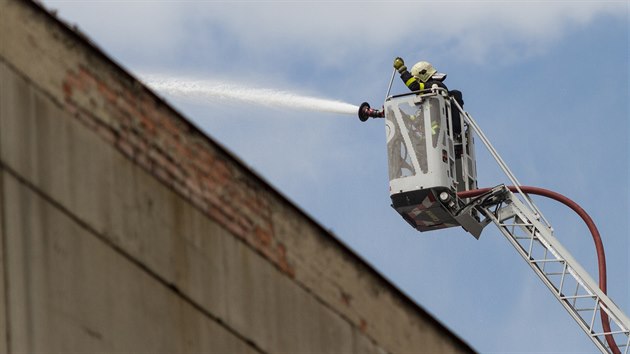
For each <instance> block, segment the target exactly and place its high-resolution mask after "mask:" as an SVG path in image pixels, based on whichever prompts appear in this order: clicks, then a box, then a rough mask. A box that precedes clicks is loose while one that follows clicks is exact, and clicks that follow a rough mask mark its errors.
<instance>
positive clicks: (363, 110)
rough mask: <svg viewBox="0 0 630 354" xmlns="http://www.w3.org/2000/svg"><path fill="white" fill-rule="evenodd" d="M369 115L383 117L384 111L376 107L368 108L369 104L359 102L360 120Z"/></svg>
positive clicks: (366, 118) (367, 117)
mask: <svg viewBox="0 0 630 354" xmlns="http://www.w3.org/2000/svg"><path fill="white" fill-rule="evenodd" d="M370 117H372V118H384V117H385V112H384V111H382V110H381V111H379V110H378V109H373V108H370V104H369V103H367V102H363V103H361V106H360V107H359V119H360V120H361V121H362V122H365V121H366V120H368V119H369V118H370Z"/></svg>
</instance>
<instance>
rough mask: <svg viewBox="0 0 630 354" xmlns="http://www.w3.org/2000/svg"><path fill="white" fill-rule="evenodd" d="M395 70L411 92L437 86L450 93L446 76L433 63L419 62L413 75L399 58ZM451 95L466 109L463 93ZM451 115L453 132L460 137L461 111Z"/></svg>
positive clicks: (452, 111) (457, 92) (395, 61)
mask: <svg viewBox="0 0 630 354" xmlns="http://www.w3.org/2000/svg"><path fill="white" fill-rule="evenodd" d="M394 69H396V70H397V71H398V73H399V74H400V78H401V80H402V81H403V82H404V83H405V85H406V86H407V87H409V89H410V90H411V91H421V90H426V89H430V88H431V87H433V85H437V86H438V87H441V88H443V89H445V90H447V91H448V88H447V87H446V85H445V84H444V79H446V74H442V73H438V71H437V69H435V68H434V67H433V65H431V63H429V62H427V61H419V62H417V63H416V64H415V65H414V66H413V67H412V68H411V73H410V72H409V71H407V67H406V66H405V62H404V61H403V60H402V58H400V57H397V58H396V59H394ZM448 92H449V95H450V96H452V97H453V98H455V100H456V101H457V103H459V105H460V106H461V107H462V108H463V107H464V99H463V98H462V93H461V92H460V91H458V90H452V91H448ZM451 114H452V117H453V132H454V133H455V134H457V135H459V134H460V133H461V131H462V127H461V124H460V116H459V110H457V109H454V108H453V109H451Z"/></svg>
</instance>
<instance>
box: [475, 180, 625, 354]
mask: <svg viewBox="0 0 630 354" xmlns="http://www.w3.org/2000/svg"><path fill="white" fill-rule="evenodd" d="M474 203H475V208H476V209H477V210H478V211H479V212H480V213H481V214H482V215H484V216H485V217H486V218H487V220H489V221H491V222H493V223H494V224H495V225H496V226H497V227H498V228H499V230H500V231H501V233H502V234H503V235H504V236H505V237H506V239H507V240H508V241H510V243H511V244H512V246H514V248H516V250H517V251H518V253H519V254H520V255H521V256H522V257H523V259H525V261H526V262H527V263H528V264H529V265H530V267H531V268H532V270H533V271H534V272H535V273H536V275H538V277H540V279H541V280H542V281H543V283H545V285H546V286H547V287H548V288H549V290H551V292H552V293H553V294H554V296H555V297H556V299H557V300H558V301H559V302H560V303H561V304H562V306H564V308H565V309H566V310H567V311H568V312H569V314H570V315H571V317H573V319H575V321H576V322H577V323H578V325H579V326H580V328H582V330H583V331H584V332H585V333H586V334H587V335H588V336H589V337H590V338H591V340H592V341H593V342H594V343H595V345H596V346H597V348H598V349H599V350H600V351H602V353H613V351H612V349H611V348H610V346H609V344H608V341H607V340H606V336H609V337H610V338H611V339H612V340H614V342H615V343H616V345H617V347H618V348H619V349H620V352H621V353H625V354H627V353H629V352H630V351H629V347H630V320H628V318H627V317H626V316H625V315H624V313H623V312H622V311H621V310H620V309H619V308H618V307H617V306H616V305H615V303H614V302H612V300H611V299H610V298H609V297H608V296H607V295H606V294H604V293H603V292H602V291H601V290H600V289H599V287H598V286H597V284H596V283H595V282H594V281H593V279H592V278H591V277H590V276H589V275H588V273H587V272H586V271H585V270H584V269H583V268H582V267H581V266H580V265H579V263H578V262H577V261H576V260H575V259H573V257H572V256H571V254H570V253H569V252H568V251H567V250H566V249H565V248H564V247H563V246H562V245H561V244H560V243H559V241H558V240H557V239H556V238H555V236H553V232H552V230H551V229H550V228H549V227H548V226H546V225H544V224H543V223H541V222H540V221H539V220H538V217H537V216H536V214H535V213H533V212H532V211H531V210H530V209H529V208H528V207H527V206H526V205H525V204H524V203H523V202H521V201H520V200H519V199H518V198H517V197H516V196H515V195H514V194H513V193H512V192H511V191H510V190H509V189H508V188H507V187H505V186H499V187H495V188H494V189H493V190H491V191H490V192H488V193H487V194H485V195H482V196H480V197H479V198H478V199H477V200H476V201H475V202H474ZM602 311H603V312H604V313H605V314H606V315H608V321H609V323H610V327H611V330H610V331H604V329H603V327H602V324H601V321H600V320H599V317H600V316H601V312H602Z"/></svg>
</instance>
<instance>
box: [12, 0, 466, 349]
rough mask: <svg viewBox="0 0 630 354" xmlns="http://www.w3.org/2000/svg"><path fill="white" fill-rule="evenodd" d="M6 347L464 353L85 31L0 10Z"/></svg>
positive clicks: (45, 17) (44, 16)
mask: <svg viewBox="0 0 630 354" xmlns="http://www.w3.org/2000/svg"><path fill="white" fill-rule="evenodd" d="M0 239H1V242H0V333H4V334H5V335H1V336H0V352H3V353H4V352H8V353H21V352H28V353H32V352H71V351H72V352H123V351H125V352H130V351H131V352H137V351H142V352H157V351H160V352H225V353H236V352H239V353H240V352H243V353H256V352H265V353H266V352H269V353H276V352H285V353H298V352H344V353H353V352H354V353H399V352H400V353H404V352H414V353H421V352H432V353H434V352H445V353H446V352H448V353H452V352H471V351H472V350H471V348H470V347H468V346H467V345H466V344H465V343H464V342H462V341H461V340H460V339H458V338H457V337H456V336H455V335H453V334H452V333H451V332H449V331H448V330H447V329H445V328H444V327H443V326H442V325H441V324H440V323H439V322H437V321H436V320H435V319H433V318H431V316H429V315H428V314H427V313H426V312H425V311H424V310H422V309H421V308H420V307H418V306H417V305H416V304H414V303H413V302H412V301H410V300H409V299H408V298H407V297H406V296H404V295H403V294H402V293H400V292H399V291H398V290H397V289H396V288H395V287H393V286H392V285H391V284H389V283H388V282H387V281H386V280H384V279H383V278H382V277H380V276H379V275H378V274H377V273H376V272H374V270H372V269H371V268H370V267H369V266H367V265H366V264H365V263H364V262H363V261H361V260H360V259H359V258H358V257H357V256H356V255H354V254H353V253H352V252H351V251H349V250H348V249H346V248H345V247H344V246H343V245H342V244H341V243H339V242H338V241H337V240H336V239H335V238H334V237H333V236H332V235H330V234H329V233H328V232H326V231H325V230H324V229H323V228H322V227H321V226H319V225H317V224H316V223H315V222H313V221H312V220H311V219H309V218H308V217H307V216H306V215H305V214H304V213H302V212H301V211H300V210H299V209H298V208H296V207H295V206H294V205H292V204H291V203H290V202H289V201H287V200H286V199H285V198H283V197H282V196H281V195H280V194H279V193H278V192H276V191H275V190H274V189H273V188H271V187H270V186H269V185H268V184H266V183H265V182H264V181H263V180H261V179H260V178H259V177H257V176H256V174H255V173H253V172H252V171H249V170H248V169H246V168H245V167H244V166H243V165H242V164H241V163H240V162H239V160H238V159H237V158H235V157H234V156H232V155H231V154H230V153H229V152H227V151H226V150H225V149H223V148H221V147H220V146H218V145H217V144H216V143H214V142H213V141H212V140H211V139H210V138H208V137H207V136H206V135H204V134H203V133H202V132H200V131H199V130H198V129H197V128H196V127H195V126H193V125H192V124H191V123H190V122H188V121H186V120H185V119H184V118H183V117H181V116H180V115H179V114H178V113H177V112H175V111H174V110H173V109H172V108H170V107H169V106H168V105H167V104H165V103H164V102H162V101H161V100H160V99H159V98H157V97H156V96H155V95H154V94H153V93H152V92H150V91H149V90H148V89H146V88H145V87H143V86H142V85H141V84H140V83H139V82H138V81H137V80H135V79H134V78H133V77H132V76H131V75H130V74H128V73H126V72H125V71H124V70H123V69H121V68H120V67H119V66H117V65H116V64H115V63H113V62H112V61H111V60H109V59H108V58H107V57H106V56H105V55H104V54H103V53H101V52H100V51H99V50H98V49H96V48H95V47H93V46H92V45H90V43H89V42H88V41H87V40H86V39H85V38H83V37H82V36H81V35H80V34H79V33H77V32H76V31H75V30H72V29H69V28H68V27H66V26H64V25H63V24H61V23H60V22H59V21H57V20H56V19H55V18H54V17H53V16H52V15H50V14H48V13H46V12H45V11H44V10H42V9H41V8H40V7H38V6H37V5H36V4H34V3H30V2H24V1H18V0H3V1H0Z"/></svg>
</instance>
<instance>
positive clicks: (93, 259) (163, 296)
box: [3, 172, 256, 353]
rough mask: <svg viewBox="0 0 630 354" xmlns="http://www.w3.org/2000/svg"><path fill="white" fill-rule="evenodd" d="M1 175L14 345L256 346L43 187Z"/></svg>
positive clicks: (71, 348)
mask: <svg viewBox="0 0 630 354" xmlns="http://www.w3.org/2000/svg"><path fill="white" fill-rule="evenodd" d="M3 178H4V182H5V183H4V187H5V188H4V189H5V201H6V202H7V203H8V204H9V205H10V207H9V208H7V210H6V217H7V220H8V222H7V224H6V234H7V235H8V237H7V240H6V247H7V254H8V255H9V257H8V259H7V261H8V262H7V267H8V268H9V269H10V272H9V279H8V283H9V284H11V286H10V288H9V289H8V290H9V291H8V300H9V303H10V304H11V307H10V308H9V317H10V318H11V328H10V330H11V350H12V352H16V353H20V352H22V353H42V352H57V353H69V352H93V351H95V348H98V351H100V352H122V351H128V352H163V353H183V352H222V353H255V352H256V350H255V349H254V348H253V347H251V346H250V345H248V343H247V342H245V341H243V340H242V338H239V337H238V336H236V335H235V334H234V333H232V332H230V331H228V330H226V329H225V328H224V327H223V326H221V325H220V324H217V323H216V321H214V320H213V319H212V318H209V317H208V316H207V315H205V314H204V313H203V312H202V311H199V309H198V308H195V306H192V305H191V304H190V303H189V302H187V301H185V300H184V299H182V298H181V296H179V294H177V293H176V292H175V291H172V290H170V289H168V288H166V287H165V286H164V284H163V283H161V282H160V281H159V280H157V279H155V277H153V276H151V275H150V274H149V273H147V272H145V271H144V270H143V269H142V268H139V267H138V266H137V264H135V262H134V261H133V260H130V259H128V258H127V257H125V256H124V255H122V254H120V253H119V252H117V251H116V250H115V249H113V248H112V247H109V246H108V245H107V244H106V243H104V241H103V240H101V239H99V238H98V237H97V236H95V235H94V234H93V233H92V232H91V231H90V230H88V229H86V228H85V226H84V225H81V223H79V222H77V220H74V219H73V217H72V216H70V215H67V214H65V213H64V211H63V210H60V209H59V208H58V207H57V206H56V205H55V204H54V203H51V202H49V201H47V200H46V198H45V196H42V195H39V194H37V193H36V192H34V191H33V190H32V188H29V186H28V185H24V184H23V183H21V182H20V181H18V180H17V179H15V178H14V177H13V176H12V175H10V174H8V173H6V172H5V173H4V175H3ZM139 339H141V340H139Z"/></svg>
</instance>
